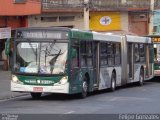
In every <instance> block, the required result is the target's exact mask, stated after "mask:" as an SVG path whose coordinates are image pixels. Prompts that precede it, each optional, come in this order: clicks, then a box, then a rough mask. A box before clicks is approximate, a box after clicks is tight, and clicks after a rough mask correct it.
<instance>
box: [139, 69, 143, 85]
mask: <svg viewBox="0 0 160 120" xmlns="http://www.w3.org/2000/svg"><path fill="white" fill-rule="evenodd" d="M143 84H144V71H143V70H142V69H141V71H140V75H139V86H142V85H143Z"/></svg>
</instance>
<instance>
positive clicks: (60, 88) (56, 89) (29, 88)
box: [11, 81, 69, 94]
mask: <svg viewBox="0 0 160 120" xmlns="http://www.w3.org/2000/svg"><path fill="white" fill-rule="evenodd" d="M11 91H13V92H42V93H66V94H67V93H69V83H66V84H64V85H61V84H60V85H55V86H35V85H23V84H18V83H14V82H13V81H11Z"/></svg>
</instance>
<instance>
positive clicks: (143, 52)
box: [139, 44, 145, 62]
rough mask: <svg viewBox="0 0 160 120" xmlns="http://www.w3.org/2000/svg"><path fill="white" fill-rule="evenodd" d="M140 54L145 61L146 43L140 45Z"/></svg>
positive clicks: (142, 60)
mask: <svg viewBox="0 0 160 120" xmlns="http://www.w3.org/2000/svg"><path fill="white" fill-rule="evenodd" d="M139 48H140V49H139V56H140V59H139V60H140V62H145V49H144V48H145V47H144V44H140V45H139Z"/></svg>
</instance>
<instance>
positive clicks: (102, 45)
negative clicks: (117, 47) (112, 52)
mask: <svg viewBox="0 0 160 120" xmlns="http://www.w3.org/2000/svg"><path fill="white" fill-rule="evenodd" d="M104 65H107V44H106V43H100V66H104Z"/></svg>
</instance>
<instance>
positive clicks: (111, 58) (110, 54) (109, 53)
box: [107, 43, 114, 66]
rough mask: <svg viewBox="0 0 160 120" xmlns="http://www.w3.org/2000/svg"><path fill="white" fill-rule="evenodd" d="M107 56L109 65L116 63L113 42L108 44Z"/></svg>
mask: <svg viewBox="0 0 160 120" xmlns="http://www.w3.org/2000/svg"><path fill="white" fill-rule="evenodd" d="M107 58H108V65H109V66H112V65H114V45H113V43H108V44H107Z"/></svg>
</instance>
